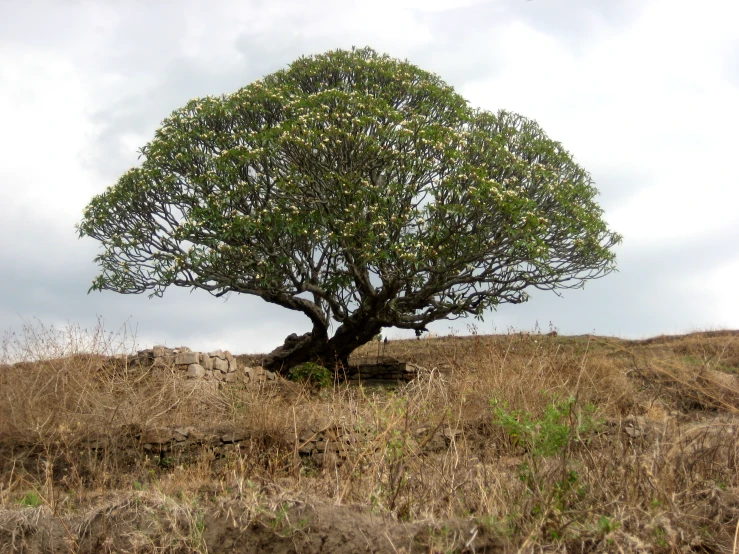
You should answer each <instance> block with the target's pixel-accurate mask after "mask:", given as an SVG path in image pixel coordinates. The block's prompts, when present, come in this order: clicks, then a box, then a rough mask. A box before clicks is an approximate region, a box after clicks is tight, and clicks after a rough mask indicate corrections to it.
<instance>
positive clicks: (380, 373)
mask: <svg viewBox="0 0 739 554" xmlns="http://www.w3.org/2000/svg"><path fill="white" fill-rule="evenodd" d="M419 369H420V367H419V366H417V365H415V364H411V363H407V362H401V361H400V360H397V359H395V358H387V357H385V358H379V357H378V358H375V357H370V358H364V359H359V360H356V361H354V363H352V364H350V365H349V367H348V368H347V370H346V372H345V373H344V378H345V379H346V382H347V383H349V384H354V385H356V384H359V383H363V384H365V385H373V384H378V385H384V384H388V383H407V382H409V381H412V380H413V379H415V378H416V377H417V376H418V371H419Z"/></svg>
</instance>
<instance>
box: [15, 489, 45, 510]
mask: <svg viewBox="0 0 739 554" xmlns="http://www.w3.org/2000/svg"><path fill="white" fill-rule="evenodd" d="M43 503H44V500H43V498H41V496H40V495H39V494H38V493H36V492H27V493H26V494H24V495H23V496H22V497H21V498H19V499H18V504H20V505H21V506H27V507H29V508H38V507H39V506H41V505H42V504H43Z"/></svg>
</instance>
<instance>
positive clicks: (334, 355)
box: [262, 320, 382, 375]
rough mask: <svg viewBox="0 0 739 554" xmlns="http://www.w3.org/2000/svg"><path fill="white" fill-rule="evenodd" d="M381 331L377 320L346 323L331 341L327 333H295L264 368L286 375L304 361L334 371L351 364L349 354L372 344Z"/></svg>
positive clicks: (273, 352)
mask: <svg viewBox="0 0 739 554" xmlns="http://www.w3.org/2000/svg"><path fill="white" fill-rule="evenodd" d="M381 330H382V325H380V324H379V323H378V322H376V321H374V320H369V321H366V322H363V323H361V324H359V323H352V324H348V323H345V324H344V325H342V326H341V327H339V328H338V329H337V330H336V334H335V335H334V336H333V337H332V338H331V339H329V338H328V335H327V334H326V333H325V332H320V331H318V332H316V330H315V329H314V331H312V332H310V333H306V334H304V335H300V336H298V335H296V334H295V333H293V334H292V335H290V336H289V337H287V338H286V339H285V342H284V343H283V345H282V346H278V347H277V348H276V349H274V350H273V351H272V352H270V353H269V354H268V355H267V356H266V357H265V358H264V360H263V361H262V366H263V367H264V368H265V369H269V370H270V371H274V372H276V373H279V374H281V375H287V374H288V373H289V371H290V369H291V368H293V367H295V366H297V365H300V364H302V363H305V362H314V363H317V364H320V365H322V366H324V367H327V368H329V369H333V370H334V371H335V372H340V371H341V370H342V369H343V368H346V367H347V366H348V365H349V355H350V354H351V353H352V352H354V351H355V350H356V349H357V348H359V347H360V346H362V345H363V344H366V343H368V342H370V341H371V340H372V339H373V338H374V337H375V336H376V335H377V333H379V332H380V331H381Z"/></svg>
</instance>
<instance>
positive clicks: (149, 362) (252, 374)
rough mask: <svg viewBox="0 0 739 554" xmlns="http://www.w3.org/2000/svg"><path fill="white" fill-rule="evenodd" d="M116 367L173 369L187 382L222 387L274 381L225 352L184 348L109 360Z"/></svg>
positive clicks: (268, 373) (270, 375)
mask: <svg viewBox="0 0 739 554" xmlns="http://www.w3.org/2000/svg"><path fill="white" fill-rule="evenodd" d="M111 360H112V361H113V362H114V363H116V364H122V363H125V364H126V365H127V366H128V367H135V368H143V369H155V368H174V369H176V370H178V371H181V372H182V373H183V374H184V375H185V376H186V377H187V378H188V379H203V380H206V381H223V382H226V383H235V382H244V383H246V384H247V385H257V384H260V383H264V382H266V381H272V380H274V379H275V378H276V376H275V374H274V373H272V372H271V371H267V370H265V369H263V368H261V367H246V368H242V367H240V366H239V364H238V362H237V361H236V359H235V358H234V357H233V355H232V354H231V353H230V352H229V351H228V350H225V351H224V350H214V351H212V352H193V351H192V350H190V349H189V348H188V347H186V346H180V347H177V348H167V347H166V346H162V345H156V346H154V347H152V348H148V349H146V350H139V351H138V352H137V353H136V354H135V355H134V356H127V355H125V354H123V355H118V356H114V357H113V358H112V359H111Z"/></svg>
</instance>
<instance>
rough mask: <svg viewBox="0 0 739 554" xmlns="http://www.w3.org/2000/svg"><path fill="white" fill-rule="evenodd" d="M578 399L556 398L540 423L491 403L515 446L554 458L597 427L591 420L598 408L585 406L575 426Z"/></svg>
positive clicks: (533, 453) (505, 406)
mask: <svg viewBox="0 0 739 554" xmlns="http://www.w3.org/2000/svg"><path fill="white" fill-rule="evenodd" d="M574 405H575V399H574V398H569V399H567V400H562V401H557V400H556V398H554V399H553V402H552V403H551V404H549V405H547V407H546V408H545V410H544V414H543V415H542V416H541V418H539V419H534V418H533V417H532V416H531V414H529V413H527V412H523V411H520V410H512V411H509V410H508V406H507V404H505V403H500V402H498V401H497V400H495V399H491V400H490V406H491V408H492V410H493V417H494V421H495V423H497V424H498V425H500V426H502V427H503V428H504V429H505V430H506V431H507V432H508V435H509V436H510V437H511V439H512V440H513V441H514V443H515V444H517V445H520V446H521V447H523V448H524V449H525V450H526V451H527V452H530V453H531V454H532V455H535V456H554V455H556V454H561V453H562V452H563V450H564V449H565V448H566V446H567V445H568V443H569V441H570V440H571V439H573V438H575V439H577V440H579V438H580V437H582V436H583V435H585V434H587V433H588V432H589V431H591V430H593V429H594V428H595V427H596V425H597V423H596V422H595V421H593V419H592V417H591V416H592V413H593V412H594V411H595V407H594V406H592V405H588V406H585V408H584V409H583V415H582V417H580V418H579V421H574V422H573V418H572V416H573V413H572V410H573V407H574Z"/></svg>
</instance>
